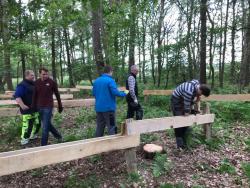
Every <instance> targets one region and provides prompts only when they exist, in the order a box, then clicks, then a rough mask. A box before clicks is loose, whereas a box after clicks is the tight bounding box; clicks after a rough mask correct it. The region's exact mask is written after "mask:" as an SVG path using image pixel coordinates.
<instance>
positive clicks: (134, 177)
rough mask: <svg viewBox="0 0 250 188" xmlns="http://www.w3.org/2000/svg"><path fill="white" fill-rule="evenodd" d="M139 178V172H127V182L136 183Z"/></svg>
mask: <svg viewBox="0 0 250 188" xmlns="http://www.w3.org/2000/svg"><path fill="white" fill-rule="evenodd" d="M140 180H141V176H140V174H138V173H137V172H133V173H129V174H128V182H130V183H137V182H139V181H140Z"/></svg>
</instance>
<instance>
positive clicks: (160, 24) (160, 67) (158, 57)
mask: <svg viewBox="0 0 250 188" xmlns="http://www.w3.org/2000/svg"><path fill="white" fill-rule="evenodd" d="M164 4H165V0H161V5H160V6H161V10H160V18H159V22H158V26H157V45H158V50H157V61H158V80H157V87H160V84H161V72H162V52H161V48H162V38H161V29H162V25H163V19H164Z"/></svg>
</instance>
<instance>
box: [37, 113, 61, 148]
mask: <svg viewBox="0 0 250 188" xmlns="http://www.w3.org/2000/svg"><path fill="white" fill-rule="evenodd" d="M52 109H53V108H39V113H40V117H41V121H42V140H41V145H42V146H46V145H47V144H48V138H49V132H51V133H52V134H53V136H54V137H55V138H57V139H61V138H62V136H61V134H60V133H59V132H58V131H57V130H56V128H55V127H54V126H53V125H52V123H51V118H52Z"/></svg>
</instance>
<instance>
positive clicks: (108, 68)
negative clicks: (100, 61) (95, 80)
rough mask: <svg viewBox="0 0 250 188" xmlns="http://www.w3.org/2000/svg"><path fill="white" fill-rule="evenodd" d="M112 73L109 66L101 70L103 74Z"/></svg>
mask: <svg viewBox="0 0 250 188" xmlns="http://www.w3.org/2000/svg"><path fill="white" fill-rule="evenodd" d="M112 71H113V68H112V67H111V66H110V65H106V66H105V67H104V68H103V72H104V73H111V72H112Z"/></svg>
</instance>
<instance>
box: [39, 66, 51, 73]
mask: <svg viewBox="0 0 250 188" xmlns="http://www.w3.org/2000/svg"><path fill="white" fill-rule="evenodd" d="M42 71H44V72H49V70H48V69H46V68H45V67H41V68H40V69H39V73H40V74H41V73H42Z"/></svg>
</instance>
